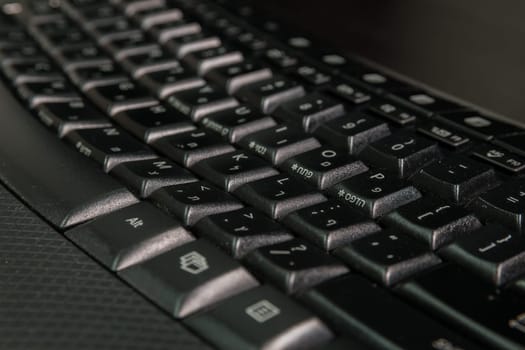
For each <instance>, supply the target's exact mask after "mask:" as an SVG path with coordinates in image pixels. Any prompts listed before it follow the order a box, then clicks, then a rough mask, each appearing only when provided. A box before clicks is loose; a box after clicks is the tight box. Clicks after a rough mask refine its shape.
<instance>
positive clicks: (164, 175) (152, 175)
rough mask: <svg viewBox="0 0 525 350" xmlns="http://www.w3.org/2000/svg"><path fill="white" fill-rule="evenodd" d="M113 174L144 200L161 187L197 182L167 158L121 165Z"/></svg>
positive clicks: (115, 168)
mask: <svg viewBox="0 0 525 350" xmlns="http://www.w3.org/2000/svg"><path fill="white" fill-rule="evenodd" d="M111 174H112V175H114V176H116V177H118V178H119V179H121V180H122V181H123V182H124V183H126V184H127V185H128V186H129V187H131V188H132V189H133V190H134V191H135V192H136V193H138V195H139V196H140V197H142V198H145V197H148V196H149V195H150V194H151V193H153V192H154V191H156V190H158V189H159V188H161V187H166V186H171V185H179V184H184V183H189V182H194V181H197V179H196V178H195V177H194V176H193V175H192V174H191V173H190V172H189V171H187V170H186V169H184V168H181V167H180V166H178V165H177V164H175V163H173V162H172V161H170V160H168V159H165V158H152V159H144V160H138V161H133V162H126V163H124V164H119V165H117V166H116V167H114V168H113V169H112V170H111Z"/></svg>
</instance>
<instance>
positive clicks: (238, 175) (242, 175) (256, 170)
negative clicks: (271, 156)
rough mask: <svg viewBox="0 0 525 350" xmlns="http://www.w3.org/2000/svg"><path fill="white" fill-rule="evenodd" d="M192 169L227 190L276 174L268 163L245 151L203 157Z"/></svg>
mask: <svg viewBox="0 0 525 350" xmlns="http://www.w3.org/2000/svg"><path fill="white" fill-rule="evenodd" d="M192 170H193V171H194V172H196V173H197V174H199V175H200V176H202V177H203V178H205V179H207V180H208V181H210V182H213V183H214V184H216V185H217V186H219V187H222V188H223V189H225V190H226V191H228V192H231V191H234V190H235V189H236V188H238V187H239V186H241V185H244V184H246V183H248V182H253V181H257V180H260V179H264V178H267V177H270V176H273V175H277V174H278V171H277V170H275V169H274V168H272V167H271V165H270V164H269V163H267V162H265V161H264V160H262V159H261V158H259V157H257V156H255V155H253V154H251V153H248V152H246V151H235V152H232V153H226V154H223V155H220V156H217V157H213V158H209V159H205V160H203V161H201V162H198V163H197V164H195V165H194V166H193V168H192Z"/></svg>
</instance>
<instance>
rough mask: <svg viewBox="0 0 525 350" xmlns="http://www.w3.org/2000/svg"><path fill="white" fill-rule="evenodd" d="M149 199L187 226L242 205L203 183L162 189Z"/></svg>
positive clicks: (224, 193)
mask: <svg viewBox="0 0 525 350" xmlns="http://www.w3.org/2000/svg"><path fill="white" fill-rule="evenodd" d="M151 197H152V199H153V200H154V201H156V202H157V203H158V204H159V205H160V206H161V207H163V208H166V209H167V210H168V211H169V212H171V213H173V214H174V215H175V216H177V217H178V218H179V219H180V220H181V221H182V222H183V223H184V224H185V225H188V226H191V225H194V224H195V223H197V221H199V220H200V219H202V218H204V217H206V216H209V215H214V214H220V213H225V212H228V211H232V210H236V209H240V208H241V207H242V204H241V203H239V202H238V201H237V200H235V199H234V198H233V197H232V196H230V195H229V194H228V193H226V192H224V191H221V190H219V189H216V188H215V187H213V186H212V185H210V184H208V183H207V182H204V181H199V182H191V183H185V184H181V185H173V186H169V187H163V188H161V189H159V190H157V191H155V192H153V194H152V195H151Z"/></svg>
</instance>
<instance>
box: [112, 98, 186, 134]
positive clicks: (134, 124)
mask: <svg viewBox="0 0 525 350" xmlns="http://www.w3.org/2000/svg"><path fill="white" fill-rule="evenodd" d="M113 118H114V119H115V120H116V121H118V123H119V124H121V125H122V126H123V127H124V128H125V129H126V130H128V131H129V132H131V133H133V134H134V135H135V136H137V137H139V138H141V139H142V140H144V142H146V143H151V142H153V141H155V140H157V139H159V138H161V137H164V136H168V135H175V134H179V133H181V132H186V131H190V130H193V129H195V125H193V124H192V123H191V121H190V120H189V119H188V118H187V117H186V116H184V115H181V114H180V113H179V112H177V111H176V110H173V109H171V108H169V107H168V106H166V105H163V104H155V105H153V106H149V107H143V108H136V109H129V110H125V111H122V112H119V113H117V114H116V115H115V116H114V117H113Z"/></svg>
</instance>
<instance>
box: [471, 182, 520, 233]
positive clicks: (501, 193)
mask: <svg viewBox="0 0 525 350" xmlns="http://www.w3.org/2000/svg"><path fill="white" fill-rule="evenodd" d="M473 207H474V209H475V211H476V212H477V213H478V214H479V215H480V217H481V218H483V219H485V220H488V221H494V222H497V223H500V224H502V225H505V226H507V227H509V228H511V229H514V230H516V231H525V226H524V216H525V183H524V182H523V180H515V181H511V182H507V183H505V184H503V185H501V186H499V187H497V188H495V189H493V190H491V191H489V192H487V193H484V194H483V195H481V196H480V197H479V198H478V199H476V201H475V202H474V203H473Z"/></svg>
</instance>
